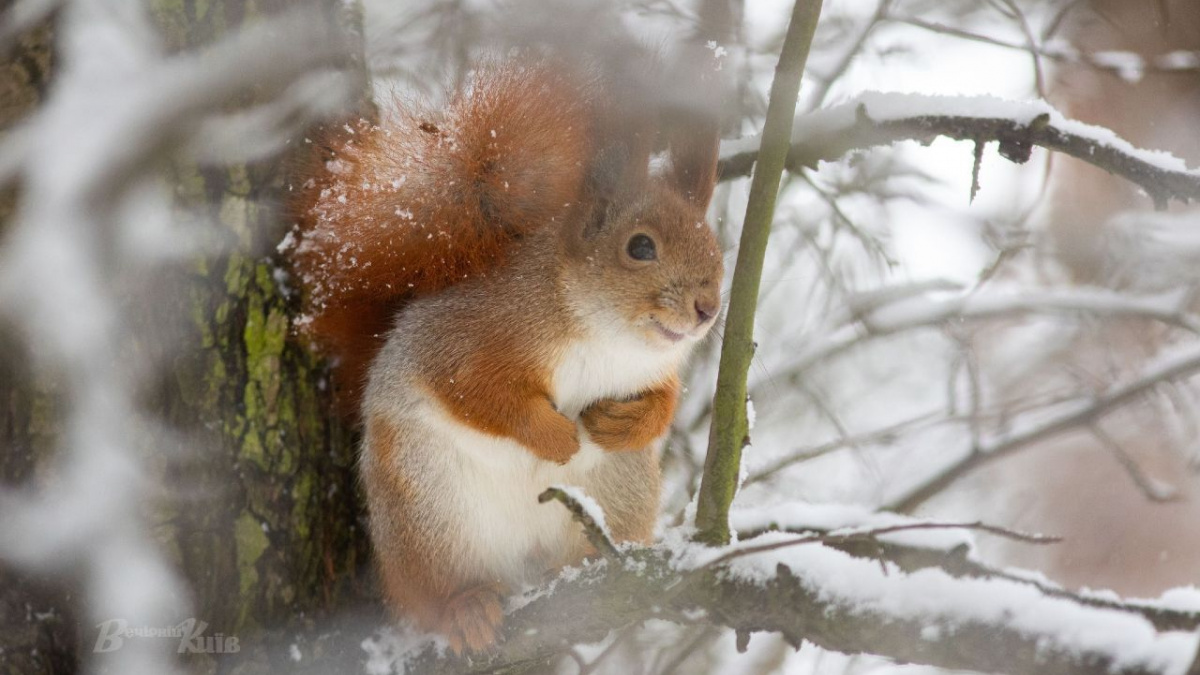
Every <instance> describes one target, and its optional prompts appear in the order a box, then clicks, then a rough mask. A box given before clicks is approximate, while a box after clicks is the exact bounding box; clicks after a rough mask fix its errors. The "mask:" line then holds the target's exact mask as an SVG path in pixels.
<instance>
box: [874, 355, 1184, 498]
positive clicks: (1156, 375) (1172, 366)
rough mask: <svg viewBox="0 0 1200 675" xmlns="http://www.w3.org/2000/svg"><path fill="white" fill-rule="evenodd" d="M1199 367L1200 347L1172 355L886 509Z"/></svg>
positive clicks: (953, 467)
mask: <svg viewBox="0 0 1200 675" xmlns="http://www.w3.org/2000/svg"><path fill="white" fill-rule="evenodd" d="M1197 371H1200V348H1193V349H1191V350H1189V351H1187V352H1184V353H1182V354H1173V355H1169V356H1168V357H1166V358H1163V359H1160V360H1159V362H1158V363H1155V364H1153V365H1151V366H1149V367H1148V368H1146V369H1145V370H1143V371H1142V374H1141V375H1140V376H1139V377H1137V378H1135V379H1133V380H1131V381H1129V382H1126V383H1124V384H1120V385H1116V386H1113V387H1111V388H1110V389H1109V390H1108V391H1107V392H1105V393H1104V394H1102V395H1100V396H1098V397H1096V398H1095V400H1093V401H1092V402H1091V403H1089V404H1085V405H1082V406H1079V405H1076V406H1072V408H1071V409H1069V410H1067V411H1066V412H1063V413H1060V414H1058V415H1055V416H1054V417H1052V418H1050V419H1049V420H1047V421H1045V422H1042V423H1041V424H1039V425H1037V426H1034V427H1032V428H1029V429H1025V430H1022V431H1020V432H1017V433H1014V434H1011V435H1009V436H1007V437H1005V438H1003V439H1001V440H999V441H997V442H994V443H992V444H991V445H987V446H985V447H984V448H982V449H981V450H980V451H979V452H973V453H969V454H967V455H966V456H965V457H963V458H962V459H960V460H959V461H957V462H954V463H952V464H950V465H949V466H947V467H945V468H943V469H942V470H940V471H938V472H937V473H936V474H935V475H934V476H933V477H932V478H929V479H928V480H926V481H924V482H923V483H921V484H920V485H918V486H917V487H915V488H913V489H911V490H909V491H908V493H907V494H905V495H904V496H902V497H900V498H899V499H896V500H894V501H892V502H891V503H890V504H888V505H887V507H886V509H887V510H889V511H896V512H898V513H911V512H912V511H914V510H916V509H917V508H919V507H920V506H921V505H922V504H924V503H925V502H926V501H928V500H929V499H930V498H932V497H933V496H934V495H936V494H939V493H940V492H942V491H943V490H945V489H946V488H948V487H950V486H951V485H953V484H954V483H956V482H957V481H958V480H959V479H961V478H962V477H963V476H966V475H967V474H969V473H972V472H974V471H976V470H977V469H979V468H980V467H982V466H985V465H987V464H991V463H992V462H995V461H996V460H998V459H1002V458H1004V457H1007V456H1009V455H1012V454H1014V453H1016V452H1018V451H1020V450H1022V449H1024V448H1026V447H1028V446H1030V445H1032V444H1034V443H1036V442H1038V441H1042V440H1045V439H1047V438H1050V437H1052V436H1055V435H1057V434H1060V433H1063V432H1065V431H1067V430H1070V429H1074V428H1077V427H1080V426H1084V425H1087V424H1090V423H1092V422H1094V421H1095V420H1098V419H1101V418H1102V417H1104V416H1105V415H1107V414H1108V413H1110V412H1112V411H1113V410H1116V409H1117V408H1120V407H1121V406H1123V405H1125V404H1127V403H1130V402H1131V401H1133V400H1135V399H1136V398H1138V397H1139V396H1141V395H1143V394H1145V393H1147V392H1149V391H1150V390H1151V389H1153V388H1154V387H1157V386H1159V385H1160V384H1163V383H1165V382H1170V381H1173V380H1176V379H1179V378H1183V377H1188V376H1191V375H1193V374H1195V373H1196V372H1197Z"/></svg>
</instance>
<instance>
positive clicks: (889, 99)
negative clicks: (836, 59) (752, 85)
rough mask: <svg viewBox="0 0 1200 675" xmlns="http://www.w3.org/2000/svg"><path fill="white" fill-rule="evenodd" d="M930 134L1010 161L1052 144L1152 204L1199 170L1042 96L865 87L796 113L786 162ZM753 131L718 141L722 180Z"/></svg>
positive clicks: (753, 149) (745, 167)
mask: <svg viewBox="0 0 1200 675" xmlns="http://www.w3.org/2000/svg"><path fill="white" fill-rule="evenodd" d="M938 136H945V137H947V138H953V139H956V140H960V141H972V142H975V143H989V142H993V141H995V142H998V143H999V144H1000V154H1001V155H1002V156H1004V157H1005V158H1007V159H1009V160H1012V161H1014V162H1018V163H1024V162H1026V161H1028V160H1029V157H1030V152H1031V151H1032V149H1033V147H1034V146H1039V147H1043V148H1046V149H1048V150H1055V151H1057V152H1062V153H1065V154H1068V155H1070V156H1072V157H1075V158H1077V159H1080V160H1082V161H1085V162H1087V163H1089V164H1093V165H1095V166H1097V167H1099V168H1101V169H1104V170H1106V171H1108V172H1109V173H1112V174H1115V175H1117V176H1121V177H1123V178H1125V179H1127V180H1129V181H1131V182H1133V183H1135V184H1137V185H1138V186H1140V187H1141V188H1142V189H1143V190H1145V191H1146V194H1148V195H1149V196H1150V197H1151V199H1153V200H1154V203H1155V206H1157V207H1159V208H1165V207H1166V205H1167V202H1168V201H1169V200H1171V199H1176V200H1180V201H1184V202H1187V201H1191V200H1193V199H1197V198H1200V173H1197V172H1195V171H1192V170H1189V169H1188V168H1187V166H1186V165H1185V164H1184V163H1183V161H1182V160H1180V159H1178V158H1176V157H1173V156H1171V155H1169V154H1167V153H1164V152H1155V151H1149V150H1142V149H1139V148H1135V147H1134V146H1133V145H1131V144H1130V143H1128V142H1127V141H1124V140H1122V139H1120V138H1118V137H1117V136H1116V134H1114V133H1113V132H1111V131H1109V130H1107V129H1103V128H1100V127H1095V126H1091V125H1087V124H1083V123H1081V122H1077V121H1073V120H1069V119H1067V118H1065V117H1063V116H1062V115H1061V114H1060V113H1059V112H1058V111H1057V110H1055V109H1054V108H1052V107H1051V106H1050V105H1049V104H1047V103H1045V102H1042V101H1025V102H1020V101H1009V100H1005V99H1000V98H994V97H990V96H977V97H958V96H924V95H919V94H899V93H880V92H867V93H864V94H861V95H859V96H858V97H856V98H855V99H852V100H851V101H849V102H847V103H843V104H841V105H837V106H833V107H830V108H825V109H822V110H817V111H815V112H811V113H808V114H805V115H800V116H798V117H797V118H796V122H795V127H794V129H793V132H792V146H791V150H790V152H789V153H788V160H787V167H788V169H789V170H793V171H794V170H798V169H800V168H801V167H815V166H816V165H817V164H818V163H819V162H822V161H834V160H837V159H840V158H842V157H844V156H845V155H846V154H848V153H850V152H852V151H855V150H863V149H867V148H872V147H878V146H887V145H891V144H893V143H897V142H899V141H905V140H915V141H920V142H922V143H928V142H930V141H932V140H933V139H934V138H936V137H938ZM758 143H759V139H758V138H757V137H751V138H745V139H739V140H736V141H727V142H725V143H723V144H722V146H721V165H720V174H721V177H722V178H723V179H730V178H737V177H740V176H745V175H748V174H749V173H750V170H751V168H752V167H753V166H754V162H755V159H756V157H757V152H758Z"/></svg>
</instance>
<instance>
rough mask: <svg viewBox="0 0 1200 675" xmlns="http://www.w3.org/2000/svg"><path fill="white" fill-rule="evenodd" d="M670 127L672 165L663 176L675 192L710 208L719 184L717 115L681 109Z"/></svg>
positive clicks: (718, 126)
mask: <svg viewBox="0 0 1200 675" xmlns="http://www.w3.org/2000/svg"><path fill="white" fill-rule="evenodd" d="M673 116H674V117H675V119H674V120H673V121H672V122H671V123H670V124H668V126H667V136H668V139H667V147H668V150H669V155H668V158H669V164H668V166H667V170H666V173H665V175H664V179H665V180H666V181H667V184H668V185H669V186H670V187H671V189H673V190H674V191H675V192H677V193H679V194H680V195H682V196H683V198H684V199H686V200H687V201H689V202H691V203H692V204H694V205H696V206H697V207H699V208H700V209H701V210H704V209H707V208H708V202H709V201H710V200H711V199H712V195H713V189H714V188H715V187H716V184H717V156H718V153H719V149H720V142H721V136H720V124H719V122H718V121H717V117H716V116H715V115H706V114H704V113H703V112H697V111H680V112H676V113H674V114H673Z"/></svg>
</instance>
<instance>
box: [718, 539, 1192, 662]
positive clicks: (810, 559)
mask: <svg viewBox="0 0 1200 675" xmlns="http://www.w3.org/2000/svg"><path fill="white" fill-rule="evenodd" d="M794 536H795V535H789V534H784V533H771V534H766V535H763V536H760V537H756V538H755V539H754V540H753V542H752V543H753V545H761V544H768V543H772V542H777V541H786V540H788V539H791V538H794ZM744 545H750V543H749V542H748V543H747V544H744ZM729 550H730V549H722V550H719V551H717V552H714V553H710V554H709V556H711V557H715V555H717V554H723V553H727V552H728V551H729ZM779 565H783V566H784V567H786V568H787V569H788V570H790V572H791V573H792V574H793V575H794V576H796V577H797V578H798V579H799V581H800V583H802V584H804V585H805V586H807V587H809V588H810V589H812V590H813V591H815V592H816V593H817V595H818V597H820V599H821V600H822V601H824V602H827V603H833V604H837V605H841V606H844V607H847V608H849V609H850V610H851V611H853V612H858V613H864V614H878V615H883V616H887V617H894V618H895V619H899V620H912V621H920V622H921V623H923V624H926V625H937V626H941V627H942V628H943V630H948V631H952V630H953V627H954V626H956V625H963V624H984V625H997V626H1000V625H1003V626H1006V627H1009V628H1010V629H1012V630H1015V631H1016V632H1018V633H1021V634H1023V635H1026V636H1028V637H1030V638H1036V639H1038V641H1039V645H1040V646H1041V647H1042V648H1043V649H1055V650H1061V651H1064V652H1066V653H1070V654H1081V653H1085V652H1090V653H1096V654H1106V655H1109V656H1110V657H1111V659H1112V660H1113V662H1114V665H1116V666H1118V667H1135V666H1141V667H1146V668H1149V669H1152V670H1154V671H1155V672H1160V673H1164V674H1167V675H1175V674H1182V673H1185V672H1186V671H1187V669H1188V667H1189V666H1190V664H1191V661H1192V659H1193V657H1194V656H1195V654H1196V650H1197V647H1198V646H1200V636H1198V635H1193V634H1187V633H1182V632H1165V633H1161V634H1160V633H1158V632H1157V631H1156V630H1155V629H1154V627H1153V626H1152V625H1151V624H1150V622H1149V621H1147V620H1146V619H1144V618H1142V617H1140V616H1137V615H1134V614H1130V613H1126V612H1119V611H1115V610H1104V609H1095V608H1088V607H1082V606H1080V605H1078V604H1076V603H1073V602H1071V601H1069V600H1062V599H1057V598H1048V597H1045V596H1043V595H1042V594H1041V593H1040V592H1039V591H1038V590H1037V589H1035V588H1033V587H1030V586H1026V585H1022V584H1019V583H1014V582H1011V581H1005V580H1000V579H956V578H953V577H950V576H948V575H946V574H945V573H944V572H942V571H940V570H936V569H926V570H919V571H917V572H914V573H911V574H906V573H904V572H901V571H899V570H896V569H889V570H887V571H886V572H885V571H884V570H881V569H880V566H879V563H878V562H877V561H872V560H864V559H859V558H853V557H850V556H847V555H845V554H842V553H840V552H838V551H835V550H832V549H829V548H826V547H822V546H815V545H802V546H791V547H787V548H780V549H775V550H771V551H766V552H762V553H755V554H752V555H746V556H742V557H739V558H736V559H734V560H732V561H730V563H729V570H730V572H731V574H733V575H734V577H736V578H740V579H742V580H746V581H751V582H764V581H766V580H769V579H772V578H774V576H775V574H776V570H777V567H778V566H779ZM922 637H924V638H925V639H933V638H934V637H935V634H934V633H933V632H932V631H925V632H923V634H922Z"/></svg>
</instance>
